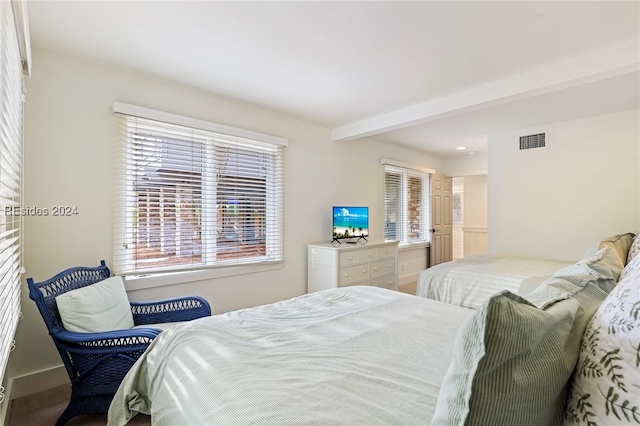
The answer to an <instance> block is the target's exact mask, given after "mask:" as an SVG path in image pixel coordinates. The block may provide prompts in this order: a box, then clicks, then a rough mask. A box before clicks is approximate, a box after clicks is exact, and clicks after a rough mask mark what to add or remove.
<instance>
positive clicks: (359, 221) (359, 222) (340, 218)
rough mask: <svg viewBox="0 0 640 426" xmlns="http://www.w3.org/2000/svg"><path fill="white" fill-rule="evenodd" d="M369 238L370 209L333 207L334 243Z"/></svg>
mask: <svg viewBox="0 0 640 426" xmlns="http://www.w3.org/2000/svg"><path fill="white" fill-rule="evenodd" d="M368 236H369V207H354V206H333V241H338V240H341V239H352V238H354V239H357V240H360V239H363V240H366V239H367V237H368Z"/></svg>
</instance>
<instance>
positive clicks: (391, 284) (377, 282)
mask: <svg viewBox="0 0 640 426" xmlns="http://www.w3.org/2000/svg"><path fill="white" fill-rule="evenodd" d="M371 285H372V286H375V287H382V288H386V289H389V290H396V289H397V288H398V286H397V285H396V275H395V274H390V275H385V276H382V277H377V278H373V279H372V280H371Z"/></svg>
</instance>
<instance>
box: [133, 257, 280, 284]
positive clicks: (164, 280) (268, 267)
mask: <svg viewBox="0 0 640 426" xmlns="http://www.w3.org/2000/svg"><path fill="white" fill-rule="evenodd" d="M282 268H283V264H282V262H279V263H267V264H258V265H241V266H228V267H221V268H212V269H203V270H199V271H187V272H170V273H166V274H150V275H127V276H124V277H123V278H124V282H125V289H126V290H127V291H136V290H144V289H148V288H156V287H164V286H169V285H176V284H186V283H190V282H194V281H205V280H211V279H216V278H224V277H230V276H234V275H244V274H253V273H256V272H265V271H273V270H276V269H282Z"/></svg>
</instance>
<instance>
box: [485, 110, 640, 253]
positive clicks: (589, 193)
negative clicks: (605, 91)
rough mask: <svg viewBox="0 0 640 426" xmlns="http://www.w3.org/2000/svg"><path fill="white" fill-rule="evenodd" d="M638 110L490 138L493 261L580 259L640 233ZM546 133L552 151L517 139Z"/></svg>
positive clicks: (639, 136)
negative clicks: (607, 242)
mask: <svg viewBox="0 0 640 426" xmlns="http://www.w3.org/2000/svg"><path fill="white" fill-rule="evenodd" d="M639 113H640V111H638V110H632V111H625V112H620V113H615V114H608V115H603V116H598V117H593V118H588V119H582V120H575V121H569V122H563V123H558V124H553V125H548V126H543V127H537V128H532V129H522V130H519V131H514V132H509V133H504V134H500V135H491V136H490V137H489V158H488V166H489V173H488V197H489V206H490V208H489V218H488V225H489V229H490V232H489V253H491V254H506V253H510V254H517V255H523V256H533V257H546V258H553V259H567V260H575V259H580V258H581V257H582V256H583V254H584V253H585V252H586V251H587V249H588V248H589V247H591V246H592V245H593V244H595V243H597V242H598V241H599V240H600V239H601V238H602V237H606V236H609V235H614V234H617V233H623V232H637V231H638V230H640V221H639V219H638V218H639V217H640V201H639V200H640V186H639V179H640V162H639V161H638V157H639V154H640V153H639V150H640V146H639V143H638V140H639V139H640V119H639ZM541 131H544V132H547V147H546V148H537V149H531V150H526V151H519V150H518V137H519V136H521V135H527V134H531V133H537V132H541Z"/></svg>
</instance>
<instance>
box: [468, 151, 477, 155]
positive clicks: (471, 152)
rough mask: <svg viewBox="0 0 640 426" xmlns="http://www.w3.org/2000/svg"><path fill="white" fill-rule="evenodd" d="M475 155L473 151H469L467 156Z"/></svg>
mask: <svg viewBox="0 0 640 426" xmlns="http://www.w3.org/2000/svg"><path fill="white" fill-rule="evenodd" d="M476 154H477V153H476V152H475V151H469V155H476Z"/></svg>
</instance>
